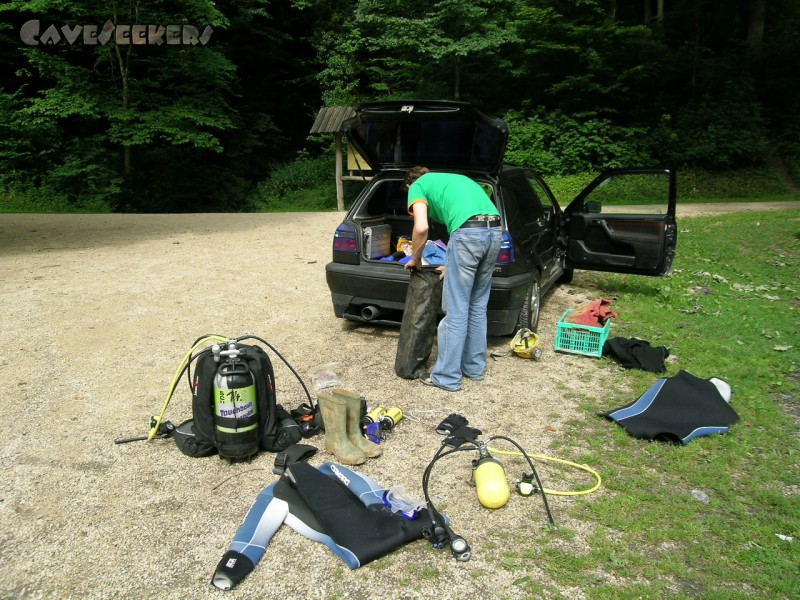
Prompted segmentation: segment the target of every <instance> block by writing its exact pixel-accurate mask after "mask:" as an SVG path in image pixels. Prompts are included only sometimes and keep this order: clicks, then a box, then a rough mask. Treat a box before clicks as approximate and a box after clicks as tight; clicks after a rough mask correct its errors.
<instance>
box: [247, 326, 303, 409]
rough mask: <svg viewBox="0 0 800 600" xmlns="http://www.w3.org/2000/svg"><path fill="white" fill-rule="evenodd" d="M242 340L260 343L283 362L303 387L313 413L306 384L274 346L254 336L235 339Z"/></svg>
mask: <svg viewBox="0 0 800 600" xmlns="http://www.w3.org/2000/svg"><path fill="white" fill-rule="evenodd" d="M242 340H256V341H259V342H261V343H262V344H264V345H265V346H266V347H267V348H269V349H270V350H272V351H273V352H274V353H275V355H276V356H277V357H278V358H280V359H281V360H282V361H283V364H285V365H286V366H287V367H288V369H289V370H290V371H291V372H292V374H293V375H294V376H295V377H296V378H297V381H299V382H300V385H301V386H303V391H304V392H305V393H306V398H308V402H309V405H310V408H311V410H312V412H313V410H314V401H313V400H312V399H311V394H310V393H309V391H308V388H307V387H306V384H305V382H304V381H303V378H302V377H300V375H298V374H297V371H295V370H294V367H292V365H290V364H289V361H288V360H286V359H285V358H284V357H283V355H282V354H281V353H280V352H278V351H277V350H276V349H275V346H273V345H272V344H270V343H269V342H268V341H266V340H262V339H261V338H260V337H257V336H255V335H244V336H242V337H240V338H236V341H237V342H241V341H242Z"/></svg>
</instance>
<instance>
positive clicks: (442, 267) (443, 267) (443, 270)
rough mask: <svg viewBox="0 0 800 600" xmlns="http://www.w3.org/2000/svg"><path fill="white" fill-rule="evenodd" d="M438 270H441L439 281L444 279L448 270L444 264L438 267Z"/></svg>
mask: <svg viewBox="0 0 800 600" xmlns="http://www.w3.org/2000/svg"><path fill="white" fill-rule="evenodd" d="M436 270H437V271H439V281H443V280H444V272H445V271H447V267H445V266H444V265H442V266H441V267H436Z"/></svg>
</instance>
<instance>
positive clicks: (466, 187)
mask: <svg viewBox="0 0 800 600" xmlns="http://www.w3.org/2000/svg"><path fill="white" fill-rule="evenodd" d="M420 201H422V202H425V204H427V205H428V216H429V217H430V218H431V219H433V220H434V221H437V222H439V223H443V224H444V225H445V226H446V227H447V233H453V232H454V231H455V230H456V229H458V228H459V227H461V225H463V224H464V221H466V220H467V219H469V218H470V217H472V216H473V215H500V213H499V212H498V211H497V208H495V206H494V204H492V200H491V199H490V198H489V196H488V195H487V194H486V191H485V190H484V189H483V188H482V187H481V186H480V185H478V184H477V183H476V182H475V181H473V180H472V179H470V178H469V177H467V176H466V175H458V174H455V173H426V174H425V175H423V176H422V177H420V178H419V179H417V180H416V181H415V182H414V183H413V184H411V187H410V188H409V189H408V212H410V213H412V214H413V213H414V209H413V206H412V205H413V204H414V203H415V202H420Z"/></svg>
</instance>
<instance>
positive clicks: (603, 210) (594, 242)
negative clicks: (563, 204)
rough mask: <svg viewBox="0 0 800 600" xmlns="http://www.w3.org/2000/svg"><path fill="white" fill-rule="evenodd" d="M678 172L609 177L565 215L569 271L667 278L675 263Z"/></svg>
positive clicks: (636, 172) (611, 174) (615, 172)
mask: <svg viewBox="0 0 800 600" xmlns="http://www.w3.org/2000/svg"><path fill="white" fill-rule="evenodd" d="M675 204H676V185H675V172H674V171H673V170H671V169H619V170H613V171H607V172H605V173H603V174H602V175H600V176H599V177H597V178H596V179H595V180H594V181H592V183H590V184H589V185H588V186H587V187H586V189H585V190H584V191H583V192H581V194H580V195H579V196H578V197H577V198H575V200H574V201H573V202H572V203H571V204H570V205H569V206H568V207H567V208H566V210H565V211H564V221H563V223H562V234H563V237H562V243H565V244H566V257H565V263H566V267H567V268H568V269H586V270H591V271H610V272H615V273H631V274H638V275H654V276H658V275H666V274H667V273H668V272H669V270H670V267H671V266H672V260H673V258H674V257H675V248H676V244H677V240H678V229H677V224H676V221H675Z"/></svg>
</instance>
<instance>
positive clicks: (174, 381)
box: [147, 335, 228, 442]
mask: <svg viewBox="0 0 800 600" xmlns="http://www.w3.org/2000/svg"><path fill="white" fill-rule="evenodd" d="M208 340H216V341H218V342H227V341H228V338H224V337H221V336H218V335H208V336H205V337H202V338H200V339H199V340H198V341H197V343H196V344H195V345H194V346H192V348H191V350H189V351H188V352H187V353H186V356H184V357H183V360H182V361H181V364H180V365H178V370H177V371H175V376H174V377H173V378H172V384H171V385H170V386H169V391H168V392H167V398H166V400H164V406H163V407H162V408H161V414H159V415H158V418H157V419H156V421H155V423H154V424H153V425H152V427H150V435H148V436H147V441H148V442H150V441H152V440H153V438H154V437H156V434H157V433H158V428H159V427H160V426H161V421H162V420H163V419H164V413H165V412H167V406H168V405H169V401H170V399H171V398H172V394H174V393H175V388H176V387H177V386H178V380H179V379H180V377H181V373H183V369H184V367H185V366H186V363H188V362H189V360H191V358H192V353H193V352H194V351H195V350H197V349H198V348H199V347H200V346H202V345H203V344H205V343H207V342H208Z"/></svg>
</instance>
